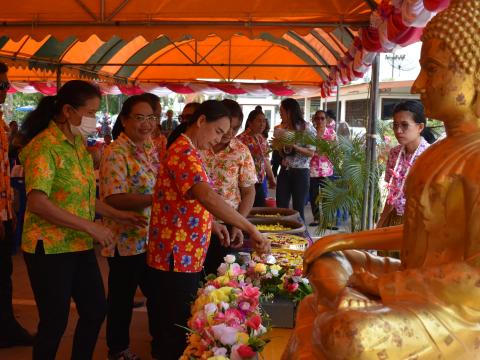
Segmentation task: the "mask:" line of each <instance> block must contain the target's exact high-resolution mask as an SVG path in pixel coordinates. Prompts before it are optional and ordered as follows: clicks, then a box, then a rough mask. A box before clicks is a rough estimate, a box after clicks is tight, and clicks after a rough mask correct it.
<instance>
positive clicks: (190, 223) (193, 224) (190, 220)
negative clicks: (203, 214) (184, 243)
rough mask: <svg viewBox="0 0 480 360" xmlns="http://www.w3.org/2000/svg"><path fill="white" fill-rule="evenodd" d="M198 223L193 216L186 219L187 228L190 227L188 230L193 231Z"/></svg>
mask: <svg viewBox="0 0 480 360" xmlns="http://www.w3.org/2000/svg"><path fill="white" fill-rule="evenodd" d="M199 222H200V220H199V219H198V218H196V217H194V216H190V217H189V218H188V226H189V227H190V229H193V228H194V227H197V226H198V223H199Z"/></svg>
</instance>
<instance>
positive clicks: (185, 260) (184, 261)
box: [181, 255, 192, 266]
mask: <svg viewBox="0 0 480 360" xmlns="http://www.w3.org/2000/svg"><path fill="white" fill-rule="evenodd" d="M181 263H182V265H183V266H188V265H190V264H191V263H192V257H191V256H188V255H183V256H182V261H181Z"/></svg>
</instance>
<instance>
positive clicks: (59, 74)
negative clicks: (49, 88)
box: [57, 65, 62, 92]
mask: <svg viewBox="0 0 480 360" xmlns="http://www.w3.org/2000/svg"><path fill="white" fill-rule="evenodd" d="M61 86H62V65H58V66H57V92H58V90H59V89H60V87H61Z"/></svg>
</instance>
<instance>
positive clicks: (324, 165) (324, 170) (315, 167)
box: [310, 127, 337, 177]
mask: <svg viewBox="0 0 480 360" xmlns="http://www.w3.org/2000/svg"><path fill="white" fill-rule="evenodd" d="M336 137H337V134H336V133H335V130H334V129H333V128H330V127H327V128H325V132H324V133H323V136H322V139H323V140H326V141H334V140H335V139H336ZM332 175H333V165H332V163H331V162H330V160H329V159H328V157H327V156H326V155H320V154H318V153H317V152H315V155H313V157H312V159H311V160H310V177H327V176H332Z"/></svg>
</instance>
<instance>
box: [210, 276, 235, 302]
mask: <svg viewBox="0 0 480 360" xmlns="http://www.w3.org/2000/svg"><path fill="white" fill-rule="evenodd" d="M217 280H218V278H217ZM231 292H232V288H231V287H229V286H224V287H222V288H220V289H217V290H213V291H212V292H211V293H210V294H209V297H210V300H211V302H214V303H215V304H218V303H220V302H222V301H223V302H228V301H229V300H230V297H229V295H230V293H231Z"/></svg>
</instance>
